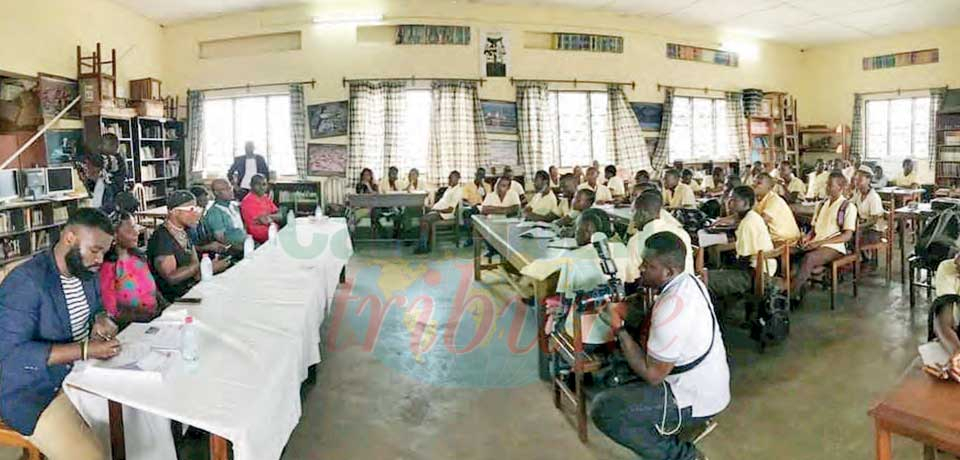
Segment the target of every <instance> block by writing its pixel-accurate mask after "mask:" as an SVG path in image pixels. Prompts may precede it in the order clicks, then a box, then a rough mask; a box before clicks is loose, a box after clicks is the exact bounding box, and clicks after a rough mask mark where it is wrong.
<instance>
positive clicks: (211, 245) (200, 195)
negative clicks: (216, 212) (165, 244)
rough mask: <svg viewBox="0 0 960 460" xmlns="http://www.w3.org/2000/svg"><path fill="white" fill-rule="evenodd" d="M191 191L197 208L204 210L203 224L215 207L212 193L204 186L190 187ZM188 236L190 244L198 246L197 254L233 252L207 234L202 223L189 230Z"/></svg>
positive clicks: (202, 215) (202, 214)
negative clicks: (208, 212)
mask: <svg viewBox="0 0 960 460" xmlns="http://www.w3.org/2000/svg"><path fill="white" fill-rule="evenodd" d="M189 190H190V193H192V194H193V196H194V197H196V199H197V206H199V207H200V208H201V209H203V211H202V212H201V217H200V219H201V222H202V221H203V217H204V216H206V215H207V211H209V210H210V207H211V206H213V201H211V200H210V193H209V192H207V188H206V187H204V186H202V185H194V186H192V187H190V189H189ZM187 234H188V235H189V236H190V242H192V243H193V245H194V246H196V248H197V252H199V253H201V254H202V253H205V252H209V253H218V254H225V253H228V252H230V250H231V248H229V247H227V245H225V244H223V243H221V242H219V241H217V240H216V239H215V238H214V237H213V235H211V234H210V233H209V232H207V229H206V227H204V226H203V225H202V224H201V223H200V222H198V223H197V225H194V226H192V227H190V228H188V229H187ZM242 248H243V246H240V247H239V249H242Z"/></svg>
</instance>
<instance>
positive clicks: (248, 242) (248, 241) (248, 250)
mask: <svg viewBox="0 0 960 460" xmlns="http://www.w3.org/2000/svg"><path fill="white" fill-rule="evenodd" d="M254 249H256V246H255V245H254V244H253V237H252V236H250V235H247V237H246V238H244V240H243V258H244V259H249V258H251V257H253V250H254Z"/></svg>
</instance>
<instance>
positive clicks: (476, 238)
mask: <svg viewBox="0 0 960 460" xmlns="http://www.w3.org/2000/svg"><path fill="white" fill-rule="evenodd" d="M483 246H484V244H483V238H481V237H480V232H479V231H477V226H476V225H473V280H474V281H481V279H482V278H483V277H482V276H481V275H482V273H481V270H482V268H481V263H480V262H481V259H480V257H481V256H482V254H483Z"/></svg>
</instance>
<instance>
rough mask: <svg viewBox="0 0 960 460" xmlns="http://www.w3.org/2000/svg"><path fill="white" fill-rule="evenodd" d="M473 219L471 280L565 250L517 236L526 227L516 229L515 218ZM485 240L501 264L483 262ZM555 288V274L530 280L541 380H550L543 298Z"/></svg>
mask: <svg viewBox="0 0 960 460" xmlns="http://www.w3.org/2000/svg"><path fill="white" fill-rule="evenodd" d="M472 219H473V279H474V280H475V281H482V280H483V279H482V276H483V271H485V270H493V269H499V268H501V267H503V264H509V265H510V266H511V267H513V268H514V269H516V270H517V271H520V270H523V268H524V267H526V266H527V265H530V264H531V263H533V261H535V260H537V259H546V258H553V257H558V256H560V255H562V254H564V253H565V252H566V250H565V249H555V248H548V247H547V242H546V240H537V239H529V238H521V237H520V234H521V233H523V232H524V231H525V230H527V229H523V228H517V225H518V223H517V222H516V221H515V220H511V221H505V220H504V219H503V218H490V217H488V216H483V215H474V216H472ZM484 242H486V243H487V244H489V245H490V246H491V247H492V248H493V250H494V251H496V252H497V254H499V255H500V256H501V258H502V259H503V263H495V264H484V263H483V260H482V258H483V250H484V247H485V245H484V244H483V243H484ZM556 287H557V274H554V275H553V276H550V277H548V278H546V279H544V280H533V291H534V296H533V297H534V308H536V312H537V342H538V343H539V347H538V348H539V359H538V364H539V373H540V378H541V379H542V380H545V381H546V380H550V367H549V360H548V356H547V353H546V350H547V338H546V336H545V335H544V325H545V324H546V319H547V317H546V311H545V310H544V307H543V300H544V299H545V298H547V297H548V296H550V295H552V294H553V293H554V292H555V291H556Z"/></svg>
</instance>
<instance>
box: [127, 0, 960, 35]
mask: <svg viewBox="0 0 960 460" xmlns="http://www.w3.org/2000/svg"><path fill="white" fill-rule="evenodd" d="M114 1H115V2H117V3H120V4H122V5H125V6H127V7H128V8H130V9H133V10H134V11H137V12H139V13H140V14H142V15H144V16H146V17H148V18H151V19H153V20H155V21H158V22H160V23H162V24H170V23H176V22H182V21H187V20H190V19H196V18H201V17H208V16H216V15H221V14H226V13H233V12H239V11H249V10H256V9H262V8H271V7H277V6H283V5H289V4H295V3H312V2H311V1H309V0H164V1H159V2H158V1H156V0H114ZM385 1H388V2H389V1H394V0H385ZM414 1H415V0H414ZM450 1H452V2H454V3H456V2H457V1H458V0H450ZM460 1H466V2H468V3H481V4H510V5H525V6H534V7H571V8H580V9H586V10H598V11H608V12H614V13H621V14H626V15H632V16H639V17H644V18H648V19H659V18H664V19H670V20H672V21H676V22H681V23H688V24H694V25H705V26H711V27H715V28H718V29H721V30H725V31H730V32H736V33H740V34H745V35H750V36H755V37H757V38H763V39H770V40H776V41H780V42H786V43H791V44H795V45H800V46H810V45H820V44H826V43H835V42H842V41H850V40H859V39H867V38H872V37H879V36H884V35H893V34H897V33H902V32H909V31H916V30H921V29H927V28H931V27H944V26H952V25H960V0H460ZM314 2H318V3H320V2H321V1H319V0H314Z"/></svg>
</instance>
